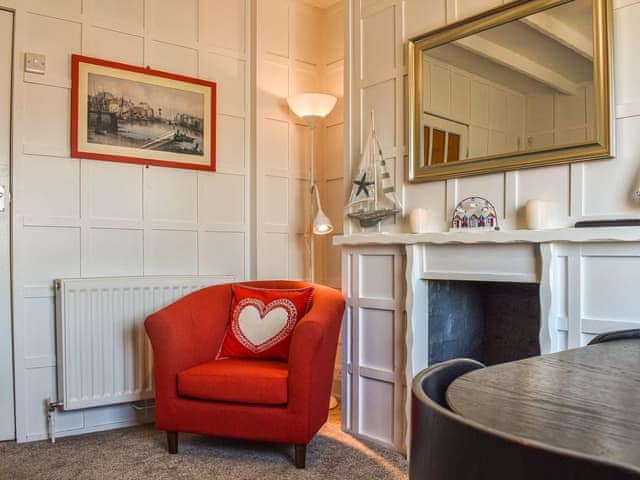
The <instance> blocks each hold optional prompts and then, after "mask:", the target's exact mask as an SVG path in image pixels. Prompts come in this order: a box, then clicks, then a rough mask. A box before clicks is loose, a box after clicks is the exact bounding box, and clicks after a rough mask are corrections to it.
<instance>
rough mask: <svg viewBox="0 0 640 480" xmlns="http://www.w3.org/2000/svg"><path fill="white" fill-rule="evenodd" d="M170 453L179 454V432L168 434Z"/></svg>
mask: <svg viewBox="0 0 640 480" xmlns="http://www.w3.org/2000/svg"><path fill="white" fill-rule="evenodd" d="M167 445H168V447H169V453H178V432H167Z"/></svg>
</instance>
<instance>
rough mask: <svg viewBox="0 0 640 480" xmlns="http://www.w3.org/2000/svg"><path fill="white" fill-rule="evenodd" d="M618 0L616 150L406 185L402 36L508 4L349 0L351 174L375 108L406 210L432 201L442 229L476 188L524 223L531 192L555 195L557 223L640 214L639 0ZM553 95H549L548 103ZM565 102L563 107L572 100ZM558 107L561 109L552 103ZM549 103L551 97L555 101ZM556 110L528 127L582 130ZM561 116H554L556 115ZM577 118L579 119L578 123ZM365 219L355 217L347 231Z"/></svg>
mask: <svg viewBox="0 0 640 480" xmlns="http://www.w3.org/2000/svg"><path fill="white" fill-rule="evenodd" d="M612 1H614V8H615V15H614V50H615V52H614V57H615V72H614V76H615V77H614V78H615V87H616V88H615V90H616V97H615V104H616V105H617V108H616V115H617V125H616V127H617V132H616V142H617V152H616V153H617V158H616V159H615V160H605V161H595V162H585V163H576V164H573V165H570V166H569V165H564V166H553V167H545V168H537V169H532V170H521V171H518V172H506V173H492V174H487V175H481V176H475V177H466V178H461V179H452V180H447V181H438V182H430V183H423V184H418V185H409V184H407V183H406V182H404V181H403V179H404V178H405V172H404V166H405V162H406V155H407V146H406V143H407V141H406V139H407V120H406V118H405V117H406V112H405V98H406V89H407V68H406V41H407V39H408V38H411V37H413V36H415V35H418V34H420V33H423V32H426V31H427V30H430V29H434V28H437V27H441V26H443V25H445V24H448V23H452V22H455V21H456V20H460V19H463V18H465V17H468V16H470V15H473V14H477V13H480V12H482V11H485V10H488V9H490V8H493V7H496V6H499V5H502V4H503V3H508V1H506V0H505V1H503V0H430V1H424V0H362V1H352V2H347V5H349V7H350V9H349V10H348V11H347V15H348V16H349V19H348V30H349V32H348V38H347V44H348V51H347V54H348V55H349V61H348V66H349V68H348V69H347V76H348V82H349V83H350V85H351V88H350V91H349V92H348V94H347V97H348V100H349V102H350V108H349V109H348V114H350V116H349V118H348V125H349V131H348V138H347V141H348V147H347V148H348V151H349V153H350V155H349V156H350V157H351V159H352V162H351V165H350V166H348V167H347V173H348V174H349V175H351V174H352V173H353V171H354V169H356V168H357V162H354V161H353V160H355V159H357V158H358V153H359V151H360V146H361V142H362V137H363V135H365V134H366V132H367V129H368V122H369V111H370V110H371V109H372V108H373V109H375V112H376V119H377V120H376V129H377V132H378V134H379V137H380V140H381V143H382V147H383V150H384V155H385V157H387V158H388V159H389V160H390V161H392V162H395V163H391V164H395V174H396V178H397V182H396V183H397V185H398V186H400V187H401V188H400V189H401V191H402V192H403V199H404V208H405V213H408V212H409V211H411V209H413V208H416V207H424V208H427V209H428V210H429V223H430V228H431V229H432V230H436V231H441V230H444V229H445V228H446V227H447V226H448V221H449V218H450V216H451V213H452V211H453V208H454V207H455V205H456V203H457V202H458V201H459V200H462V199H463V198H465V197H467V196H470V195H479V196H484V197H487V198H488V199H489V200H490V201H491V202H492V203H493V204H494V205H495V206H496V208H497V209H498V213H499V215H500V216H501V223H502V225H504V226H506V227H507V228H524V214H523V206H524V204H525V203H526V201H527V200H529V199H533V198H536V199H541V200H547V201H551V202H554V204H555V211H556V215H555V217H556V218H555V223H556V224H557V226H569V225H572V224H573V223H574V222H575V221H576V220H578V219H582V218H589V217H606V216H611V217H616V216H624V215H627V216H628V215H634V214H635V215H638V214H640V205H639V204H638V203H634V201H633V199H632V192H633V186H634V185H636V184H637V182H638V179H639V178H640V137H639V136H638V135H637V134H636V133H635V132H636V131H637V130H638V129H639V128H640V90H638V88H637V84H638V81H640V67H638V64H639V62H638V60H639V57H638V55H639V53H638V49H637V48H636V47H635V46H636V45H637V44H638V42H640V34H639V33H638V32H637V27H636V26H637V22H638V21H640V1H638V0H612ZM547 103H548V102H547ZM567 107H568V106H563V109H566V108H567ZM556 110H557V109H556ZM550 111H553V105H551V107H550ZM567 121H568V120H565V119H563V118H555V120H554V118H550V119H549V122H548V125H546V126H542V125H541V126H538V127H536V128H535V131H530V132H528V134H530V135H531V136H533V137H535V138H534V140H536V141H538V140H540V141H548V138H545V136H546V137H548V135H549V134H555V135H557V136H560V137H562V138H573V137H574V136H575V135H581V136H583V135H586V134H588V133H589V132H585V129H584V124H583V123H582V124H580V123H581V122H579V121H578V120H575V119H574V120H571V121H570V122H569V123H567ZM554 122H555V124H554ZM576 122H577V123H576ZM381 229H382V230H383V231H396V232H399V231H404V230H406V229H407V228H406V226H405V225H404V224H403V222H402V220H401V219H399V220H398V221H397V222H396V223H395V224H394V222H393V221H392V220H388V221H387V222H385V223H384V224H383V225H382V227H381ZM359 231H360V227H359V226H357V225H354V224H353V223H351V222H349V223H348V224H347V233H355V232H359Z"/></svg>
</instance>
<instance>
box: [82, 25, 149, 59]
mask: <svg viewBox="0 0 640 480" xmlns="http://www.w3.org/2000/svg"><path fill="white" fill-rule="evenodd" d="M83 25H84V26H85V28H86V29H87V33H86V36H85V37H84V38H83V40H82V53H83V54H84V55H88V56H90V57H98V58H108V59H110V60H113V61H116V62H123V63H130V64H132V65H142V64H143V63H144V38H143V37H140V36H137V35H130V34H128V33H122V32H117V31H113V30H109V29H106V28H100V27H93V26H89V25H87V24H83Z"/></svg>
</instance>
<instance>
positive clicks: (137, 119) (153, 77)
mask: <svg viewBox="0 0 640 480" xmlns="http://www.w3.org/2000/svg"><path fill="white" fill-rule="evenodd" d="M71 156H72V157H75V158H86V159H94V160H106V161H110V162H124V163H135V164H142V165H155V166H162V167H172V168H186V169H194V170H206V171H215V169H216V84H215V82H209V81H206V80H201V79H198V78H193V77H187V76H184V75H177V74H174V73H168V72H163V71H160V70H153V69H151V68H143V67H137V66H134V65H127V64H124V63H118V62H112V61H108V60H102V59H98V58H92V57H86V56H82V55H72V57H71Z"/></svg>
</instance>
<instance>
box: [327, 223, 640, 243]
mask: <svg viewBox="0 0 640 480" xmlns="http://www.w3.org/2000/svg"><path fill="white" fill-rule="evenodd" d="M552 242H567V243H593V242H640V227H607V228H560V229H550V230H504V231H499V232H491V231H489V232H486V231H485V232H428V233H357V234H353V235H340V236H336V237H334V238H333V244H334V245H344V246H349V245H412V244H420V243H428V244H435V245H445V244H448V245H451V244H504V243H534V244H536V243H552Z"/></svg>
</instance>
